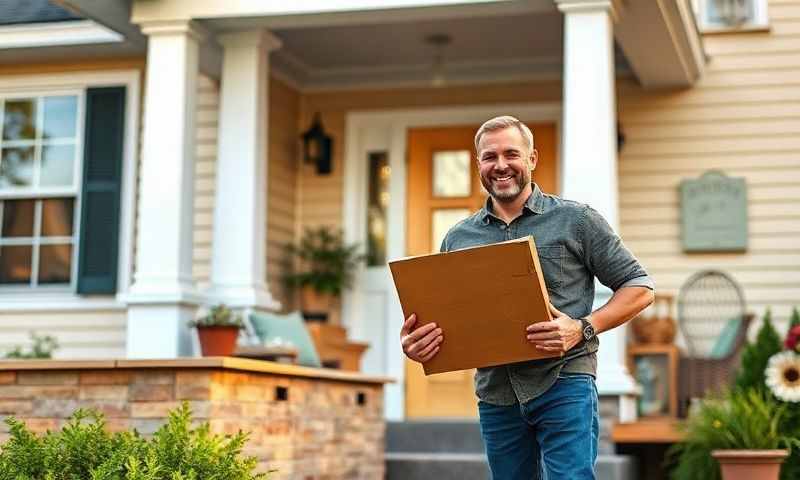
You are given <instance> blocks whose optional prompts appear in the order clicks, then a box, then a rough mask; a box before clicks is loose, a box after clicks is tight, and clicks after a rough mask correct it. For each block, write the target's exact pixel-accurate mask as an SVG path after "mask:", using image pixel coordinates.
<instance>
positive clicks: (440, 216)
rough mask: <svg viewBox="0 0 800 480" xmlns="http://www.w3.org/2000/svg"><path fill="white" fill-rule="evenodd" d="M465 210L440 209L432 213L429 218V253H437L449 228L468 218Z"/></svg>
mask: <svg viewBox="0 0 800 480" xmlns="http://www.w3.org/2000/svg"><path fill="white" fill-rule="evenodd" d="M469 213H470V212H469V209H466V208H440V209H437V210H434V211H433V215H432V218H431V220H432V221H431V251H434V252H438V251H439V247H440V246H441V245H442V240H444V236H445V235H447V231H448V230H450V227H452V226H453V225H455V224H456V223H458V222H460V221H461V220H464V219H465V218H467V217H469Z"/></svg>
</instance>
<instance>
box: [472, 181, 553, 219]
mask: <svg viewBox="0 0 800 480" xmlns="http://www.w3.org/2000/svg"><path fill="white" fill-rule="evenodd" d="M531 184H532V185H533V191H532V192H531V194H530V195H529V196H528V199H527V200H525V204H524V205H523V206H522V209H523V211H524V210H525V209H528V210H530V211H531V212H532V213H535V214H539V215H540V214H542V213H544V194H542V190H541V189H540V188H539V185H536V183H535V182H532V183H531ZM490 217H495V218H497V216H496V215H495V214H494V213H492V197H491V196H488V197H486V201H485V202H484V203H483V208H481V221H482V222H483V223H484V225H486V224H488V223H489V219H490Z"/></svg>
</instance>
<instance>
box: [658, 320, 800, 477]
mask: <svg viewBox="0 0 800 480" xmlns="http://www.w3.org/2000/svg"><path fill="white" fill-rule="evenodd" d="M791 332H794V330H791V331H790V335H789V338H787V340H786V343H785V345H786V347H785V348H786V350H787V351H786V352H782V353H778V352H780V350H781V340H780V336H779V335H778V333H777V332H776V331H775V328H774V327H773V325H772V322H771V319H770V313H769V311H767V313H766V315H765V317H764V323H763V325H762V327H761V329H760V330H759V332H758V335H757V337H756V339H755V342H752V343H749V344H748V345H747V347H746V348H745V351H744V352H743V356H742V366H741V368H740V371H739V374H738V376H737V378H736V383H735V385H734V386H733V388H731V389H729V390H726V391H724V392H721V393H716V394H712V395H710V396H709V397H707V398H706V399H704V400H702V401H701V402H700V403H699V404H698V405H697V407H696V408H694V409H693V410H692V411H691V412H690V415H689V418H688V419H687V420H686V423H685V424H684V426H683V429H684V431H685V434H686V435H685V438H684V440H683V441H682V442H681V443H679V444H677V445H675V446H674V447H673V448H672V449H671V450H670V454H671V456H672V459H673V460H676V465H675V468H674V470H673V471H672V475H671V478H672V479H674V480H695V479H696V480H701V479H702V480H718V479H720V478H722V479H723V480H737V479H747V480H754V479H759V480H762V479H763V480H777V479H778V478H781V479H782V480H788V479H794V478H798V477H797V473H798V468H797V456H798V452H800V440H798V439H799V438H800V411H798V410H800V409H798V403H797V402H800V392H798V390H800V359H798V358H797V357H795V355H796V354H797V353H798V351H797V348H798V347H797V340H794V341H790V340H791V339H792V338H793V337H791ZM797 333H798V334H800V331H798V332H797ZM798 338H800V335H798ZM790 343H791V345H790ZM790 454H791V455H790ZM787 457H788V459H787ZM782 467H783V468H782Z"/></svg>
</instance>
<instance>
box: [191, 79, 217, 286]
mask: <svg viewBox="0 0 800 480" xmlns="http://www.w3.org/2000/svg"><path fill="white" fill-rule="evenodd" d="M196 112H197V116H196V117H195V130H196V132H195V139H196V142H195V170H194V175H195V177H194V250H193V252H192V274H193V276H194V281H195V282H196V283H197V287H198V289H199V290H200V291H201V292H202V291H204V290H205V289H206V288H208V284H209V278H210V276H211V237H212V236H213V234H214V232H213V229H214V224H213V220H214V191H215V182H216V163H217V121H218V117H219V84H218V83H217V81H216V80H213V79H211V78H209V77H207V76H205V75H200V79H199V81H198V85H197V106H196Z"/></svg>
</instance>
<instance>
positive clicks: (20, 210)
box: [2, 200, 36, 238]
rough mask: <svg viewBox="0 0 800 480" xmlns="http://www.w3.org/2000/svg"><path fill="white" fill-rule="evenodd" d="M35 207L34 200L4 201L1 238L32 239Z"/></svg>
mask: <svg viewBox="0 0 800 480" xmlns="http://www.w3.org/2000/svg"><path fill="white" fill-rule="evenodd" d="M35 206H36V200H6V201H5V202H3V231H2V236H3V238H8V237H32V236H33V212H34V209H35Z"/></svg>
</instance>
